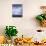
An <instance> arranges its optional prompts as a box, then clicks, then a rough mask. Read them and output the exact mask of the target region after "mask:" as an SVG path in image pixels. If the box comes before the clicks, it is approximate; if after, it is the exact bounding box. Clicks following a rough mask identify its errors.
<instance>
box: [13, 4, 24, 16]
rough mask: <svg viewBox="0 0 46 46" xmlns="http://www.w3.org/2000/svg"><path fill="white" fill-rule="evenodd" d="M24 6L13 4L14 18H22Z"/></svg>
mask: <svg viewBox="0 0 46 46" xmlns="http://www.w3.org/2000/svg"><path fill="white" fill-rule="evenodd" d="M22 12H23V8H22V4H12V17H22Z"/></svg>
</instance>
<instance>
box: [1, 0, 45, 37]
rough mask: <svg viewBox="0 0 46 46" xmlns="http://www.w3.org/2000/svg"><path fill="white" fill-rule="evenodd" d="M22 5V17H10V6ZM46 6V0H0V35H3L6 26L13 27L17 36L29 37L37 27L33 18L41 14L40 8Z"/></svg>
mask: <svg viewBox="0 0 46 46" xmlns="http://www.w3.org/2000/svg"><path fill="white" fill-rule="evenodd" d="M16 3H17V4H23V17H22V18H13V17H12V4H16ZM42 5H46V0H0V35H3V34H4V28H5V26H6V25H15V26H16V27H17V29H18V31H19V33H18V35H19V36H21V35H22V34H23V35H25V36H31V32H32V31H33V32H35V31H36V29H44V30H46V29H45V28H42V27H39V25H38V23H37V21H36V20H35V16H36V15H37V14H40V13H41V10H40V8H39V7H40V6H42Z"/></svg>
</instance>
